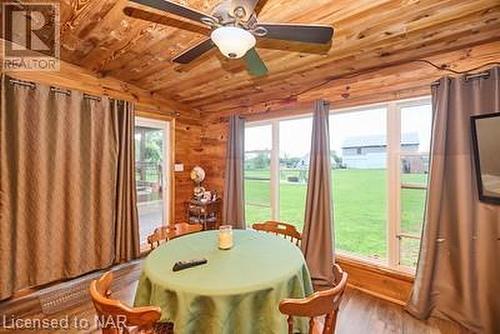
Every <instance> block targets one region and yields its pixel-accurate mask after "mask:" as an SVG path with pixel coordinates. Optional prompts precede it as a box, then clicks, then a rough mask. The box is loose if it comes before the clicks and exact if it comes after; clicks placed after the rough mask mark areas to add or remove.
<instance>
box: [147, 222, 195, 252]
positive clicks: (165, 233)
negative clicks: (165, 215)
mask: <svg viewBox="0 0 500 334" xmlns="http://www.w3.org/2000/svg"><path fill="white" fill-rule="evenodd" d="M202 230H203V225H201V224H188V223H179V224H172V225H164V226H160V227H157V228H155V230H154V232H153V233H152V234H151V235H149V236H148V244H149V245H150V247H151V250H153V249H155V248H156V247H158V246H159V245H160V243H161V242H162V241H168V240H172V239H175V238H178V237H180V236H183V235H186V234H190V233H195V232H200V231H202Z"/></svg>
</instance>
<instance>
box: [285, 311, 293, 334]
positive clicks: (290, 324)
mask: <svg viewBox="0 0 500 334" xmlns="http://www.w3.org/2000/svg"><path fill="white" fill-rule="evenodd" d="M286 322H287V323H288V334H293V317H292V316H291V315H290V316H288V318H287V319H286Z"/></svg>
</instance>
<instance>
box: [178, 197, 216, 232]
mask: <svg viewBox="0 0 500 334" xmlns="http://www.w3.org/2000/svg"><path fill="white" fill-rule="evenodd" d="M185 206H186V219H187V222H188V223H190V224H202V225H203V229H204V230H213V229H218V228H219V225H220V222H221V213H222V209H221V208H222V200H221V199H220V198H218V199H216V200H215V201H209V202H201V201H196V200H190V201H186V203H185Z"/></svg>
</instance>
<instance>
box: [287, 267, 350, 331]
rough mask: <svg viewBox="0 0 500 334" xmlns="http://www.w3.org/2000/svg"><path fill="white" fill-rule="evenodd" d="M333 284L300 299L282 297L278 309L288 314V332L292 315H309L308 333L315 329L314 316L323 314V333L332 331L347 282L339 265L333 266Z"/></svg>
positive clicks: (290, 329)
mask: <svg viewBox="0 0 500 334" xmlns="http://www.w3.org/2000/svg"><path fill="white" fill-rule="evenodd" d="M333 275H334V278H335V283H334V284H335V286H334V287H333V288H330V289H327V290H323V291H318V292H315V293H313V294H312V295H311V296H309V297H306V298H302V299H284V300H282V301H281V302H280V305H279V310H280V312H281V313H283V314H286V315H288V319H287V321H288V333H293V317H294V316H296V317H309V318H310V321H309V333H313V330H315V326H316V322H315V321H314V318H315V317H319V316H325V324H324V328H323V334H327V333H328V334H330V333H334V331H335V325H336V323H337V311H338V309H339V305H340V302H341V301H342V297H343V295H344V291H345V287H346V284H347V276H348V275H347V273H346V272H344V271H343V270H342V268H340V266H339V265H337V264H335V265H334V266H333Z"/></svg>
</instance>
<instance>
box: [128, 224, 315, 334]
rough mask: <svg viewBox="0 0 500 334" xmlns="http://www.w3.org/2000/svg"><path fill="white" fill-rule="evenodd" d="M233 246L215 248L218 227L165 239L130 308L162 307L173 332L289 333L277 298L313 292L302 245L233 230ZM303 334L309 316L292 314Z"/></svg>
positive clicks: (147, 266) (146, 263)
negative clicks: (180, 264) (193, 262)
mask: <svg viewBox="0 0 500 334" xmlns="http://www.w3.org/2000/svg"><path fill="white" fill-rule="evenodd" d="M233 233H234V247H233V248H232V249H231V250H226V251H224V250H219V249H218V248H217V232H216V231H207V232H201V233H196V234H192V235H189V236H184V237H181V238H178V239H174V240H172V241H169V242H167V243H166V244H164V245H163V246H161V247H159V248H157V249H156V250H154V251H153V252H152V253H151V254H150V255H149V256H148V257H147V258H146V260H145V261H144V269H143V272H142V275H141V278H140V280H139V285H138V287H137V292H136V296H135V305H136V306H144V305H156V306H159V307H161V309H162V316H161V321H172V322H174V326H175V328H174V331H175V333H228V334H236V333H238V334H244V333H259V334H260V333H287V324H286V316H284V315H282V314H281V313H280V312H279V310H278V305H279V302H280V300H282V299H283V298H287V297H292V298H303V297H305V296H307V295H309V294H311V293H312V292H313V289H312V284H311V278H310V276H309V272H308V270H307V267H306V264H305V261H304V257H303V256H302V253H301V251H300V249H299V248H298V247H297V246H295V245H294V244H292V243H291V242H290V241H288V240H285V239H283V238H280V237H277V236H275V235H272V234H267V233H260V232H255V231H240V230H237V231H234V232H233ZM202 257H204V258H206V259H207V260H208V264H205V265H202V266H198V267H194V268H190V269H186V270H183V271H179V272H173V271H172V266H173V265H174V263H175V262H176V261H179V260H189V259H193V258H202ZM295 326H296V330H297V331H300V332H302V333H307V319H300V318H298V319H296V321H295Z"/></svg>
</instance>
